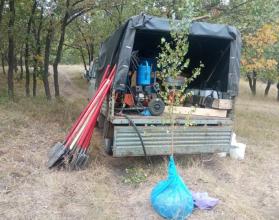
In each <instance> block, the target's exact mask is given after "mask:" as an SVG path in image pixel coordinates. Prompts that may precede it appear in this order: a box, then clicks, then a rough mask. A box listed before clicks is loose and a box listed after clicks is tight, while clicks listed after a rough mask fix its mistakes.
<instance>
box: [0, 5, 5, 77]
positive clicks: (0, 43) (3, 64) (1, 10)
mask: <svg viewBox="0 0 279 220" xmlns="http://www.w3.org/2000/svg"><path fill="white" fill-rule="evenodd" d="M4 5H5V0H1V1H0V27H2V18H3V10H4ZM1 47H2V33H1V31H0V52H1V65H2V70H3V74H4V75H6V71H5V56H4V53H3V52H2V50H1Z"/></svg>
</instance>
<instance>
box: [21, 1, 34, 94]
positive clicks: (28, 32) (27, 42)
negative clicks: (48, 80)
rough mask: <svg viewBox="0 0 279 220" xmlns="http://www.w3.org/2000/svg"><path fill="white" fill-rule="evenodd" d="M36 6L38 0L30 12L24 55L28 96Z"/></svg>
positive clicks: (28, 92)
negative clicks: (32, 31) (30, 46)
mask: <svg viewBox="0 0 279 220" xmlns="http://www.w3.org/2000/svg"><path fill="white" fill-rule="evenodd" d="M36 7H37V1H36V0H34V2H33V6H32V10H31V14H30V17H29V20H28V24H27V31H26V39H25V55H24V56H25V77H26V81H25V93H26V96H30V70H29V55H30V54H29V35H30V32H31V25H32V21H33V17H34V13H35V10H36Z"/></svg>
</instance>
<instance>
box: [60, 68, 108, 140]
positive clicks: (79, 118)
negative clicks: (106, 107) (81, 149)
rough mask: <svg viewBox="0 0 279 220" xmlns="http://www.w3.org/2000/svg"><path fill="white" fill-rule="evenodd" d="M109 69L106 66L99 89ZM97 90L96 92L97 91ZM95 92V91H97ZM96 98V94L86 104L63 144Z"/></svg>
mask: <svg viewBox="0 0 279 220" xmlns="http://www.w3.org/2000/svg"><path fill="white" fill-rule="evenodd" d="M109 68H110V65H107V67H106V70H105V73H104V75H103V77H102V80H101V84H100V86H99V88H101V86H102V85H103V84H104V82H105V79H106V78H107V76H108V73H109ZM99 88H98V90H99ZM98 90H97V91H98ZM95 96H96V94H95V95H94V96H93V98H91V100H90V102H89V103H88V104H87V106H86V107H85V109H84V110H83V111H82V112H81V113H80V115H79V117H78V119H77V120H76V121H75V123H74V124H73V126H72V127H71V129H70V131H69V132H68V134H67V136H66V138H65V142H66V141H67V140H68V139H69V137H70V136H71V134H72V133H73V131H74V130H75V128H76V127H77V125H78V123H79V122H80V120H81V118H82V117H83V116H84V114H85V113H86V112H87V110H88V108H89V106H90V104H91V103H92V102H93V99H94V97H95Z"/></svg>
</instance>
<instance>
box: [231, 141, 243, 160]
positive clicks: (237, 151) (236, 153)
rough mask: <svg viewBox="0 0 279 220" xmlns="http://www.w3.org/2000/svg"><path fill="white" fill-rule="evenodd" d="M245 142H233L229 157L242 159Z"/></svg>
mask: <svg viewBox="0 0 279 220" xmlns="http://www.w3.org/2000/svg"><path fill="white" fill-rule="evenodd" d="M245 149H246V144H243V143H235V144H234V145H232V146H231V149H230V157H231V158H232V159H236V160H243V159H244V156H245Z"/></svg>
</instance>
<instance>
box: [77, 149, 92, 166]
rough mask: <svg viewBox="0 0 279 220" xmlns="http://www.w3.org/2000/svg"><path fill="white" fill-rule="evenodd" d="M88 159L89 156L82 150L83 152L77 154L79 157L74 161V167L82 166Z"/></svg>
mask: <svg viewBox="0 0 279 220" xmlns="http://www.w3.org/2000/svg"><path fill="white" fill-rule="evenodd" d="M88 159H89V156H88V155H87V154H86V153H84V152H83V153H81V154H79V157H78V158H77V161H76V168H77V169H82V168H84V166H85V165H86V162H87V161H88Z"/></svg>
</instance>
